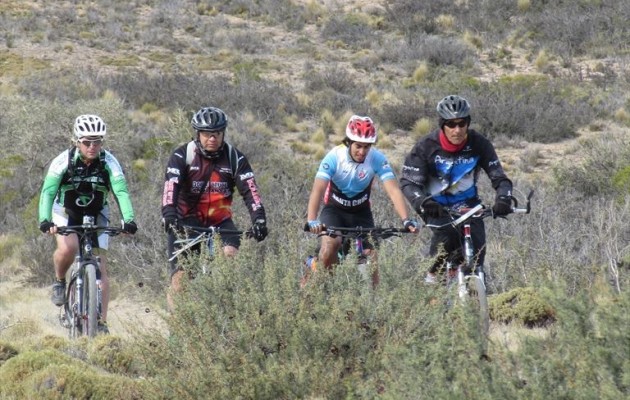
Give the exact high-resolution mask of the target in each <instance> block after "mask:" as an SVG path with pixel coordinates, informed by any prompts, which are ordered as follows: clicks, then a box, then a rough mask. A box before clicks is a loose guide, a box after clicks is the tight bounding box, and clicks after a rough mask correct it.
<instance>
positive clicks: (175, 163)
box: [162, 145, 186, 218]
mask: <svg viewBox="0 0 630 400" xmlns="http://www.w3.org/2000/svg"><path fill="white" fill-rule="evenodd" d="M185 174H186V145H184V146H181V147H179V148H178V149H177V150H175V151H174V152H173V154H171V157H170V158H169V160H168V162H167V164H166V172H165V174H164V190H163V192H162V217H164V218H177V199H178V197H179V191H180V188H181V184H182V182H183V180H184V178H185Z"/></svg>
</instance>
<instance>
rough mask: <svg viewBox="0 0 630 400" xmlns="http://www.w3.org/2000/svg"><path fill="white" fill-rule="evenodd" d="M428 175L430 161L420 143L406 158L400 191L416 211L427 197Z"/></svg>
mask: <svg viewBox="0 0 630 400" xmlns="http://www.w3.org/2000/svg"><path fill="white" fill-rule="evenodd" d="M427 174H428V160H427V157H426V156H425V153H424V151H423V147H422V142H420V143H418V144H416V145H415V146H414V147H413V149H412V150H411V152H410V153H409V154H408V155H407V156H406V157H405V162H404V164H403V167H402V175H401V178H400V189H401V190H402V192H403V194H404V195H405V197H406V198H407V200H408V201H409V203H410V204H411V205H412V206H413V207H414V208H415V209H418V207H419V206H420V204H421V203H422V201H423V200H424V198H425V197H426V196H427V190H426V183H427V180H428V178H427Z"/></svg>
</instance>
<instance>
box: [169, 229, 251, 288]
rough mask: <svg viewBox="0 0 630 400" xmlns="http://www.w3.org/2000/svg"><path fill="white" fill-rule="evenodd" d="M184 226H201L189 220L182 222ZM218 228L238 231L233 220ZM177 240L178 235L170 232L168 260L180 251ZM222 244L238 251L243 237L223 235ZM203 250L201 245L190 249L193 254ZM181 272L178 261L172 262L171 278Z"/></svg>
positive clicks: (170, 266)
mask: <svg viewBox="0 0 630 400" xmlns="http://www.w3.org/2000/svg"><path fill="white" fill-rule="evenodd" d="M182 225H190V226H199V223H197V222H196V221H189V220H184V221H182ZM216 227H217V228H220V229H227V230H236V229H237V228H236V225H235V224H234V221H232V219H231V218H229V219H226V220H225V221H223V222H221V223H220V224H218V225H216ZM175 240H177V237H176V235H175V234H174V233H173V232H169V233H168V235H167V247H168V258H169V259H170V258H171V257H172V255H173V253H174V252H175V251H176V250H177V249H179V248H180V247H181V246H179V245H177V244H175ZM221 242H222V244H223V247H225V246H232V247H236V248H237V249H238V248H239V247H240V246H241V236H240V235H236V234H222V235H221ZM200 250H201V243H199V244H197V245H195V246H193V247H191V248H190V251H192V252H197V253H198V252H199V251H200ZM179 270H181V267H178V266H177V259H174V260H172V261H170V262H169V272H170V276H173V274H174V273H175V272H177V271H179Z"/></svg>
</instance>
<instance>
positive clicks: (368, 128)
mask: <svg viewBox="0 0 630 400" xmlns="http://www.w3.org/2000/svg"><path fill="white" fill-rule="evenodd" d="M346 137H347V138H348V139H350V140H352V141H353V142H361V143H376V127H375V126H374V122H373V121H372V118H370V117H362V116H360V115H353V116H352V117H350V121H348V126H346Z"/></svg>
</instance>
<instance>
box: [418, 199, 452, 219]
mask: <svg viewBox="0 0 630 400" xmlns="http://www.w3.org/2000/svg"><path fill="white" fill-rule="evenodd" d="M422 213H423V214H424V215H426V216H427V217H431V218H440V217H445V216H447V215H448V213H447V212H446V211H445V210H444V206H443V205H441V204H440V203H438V202H437V201H435V200H433V199H429V200H427V201H425V202H424V203H422Z"/></svg>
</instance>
